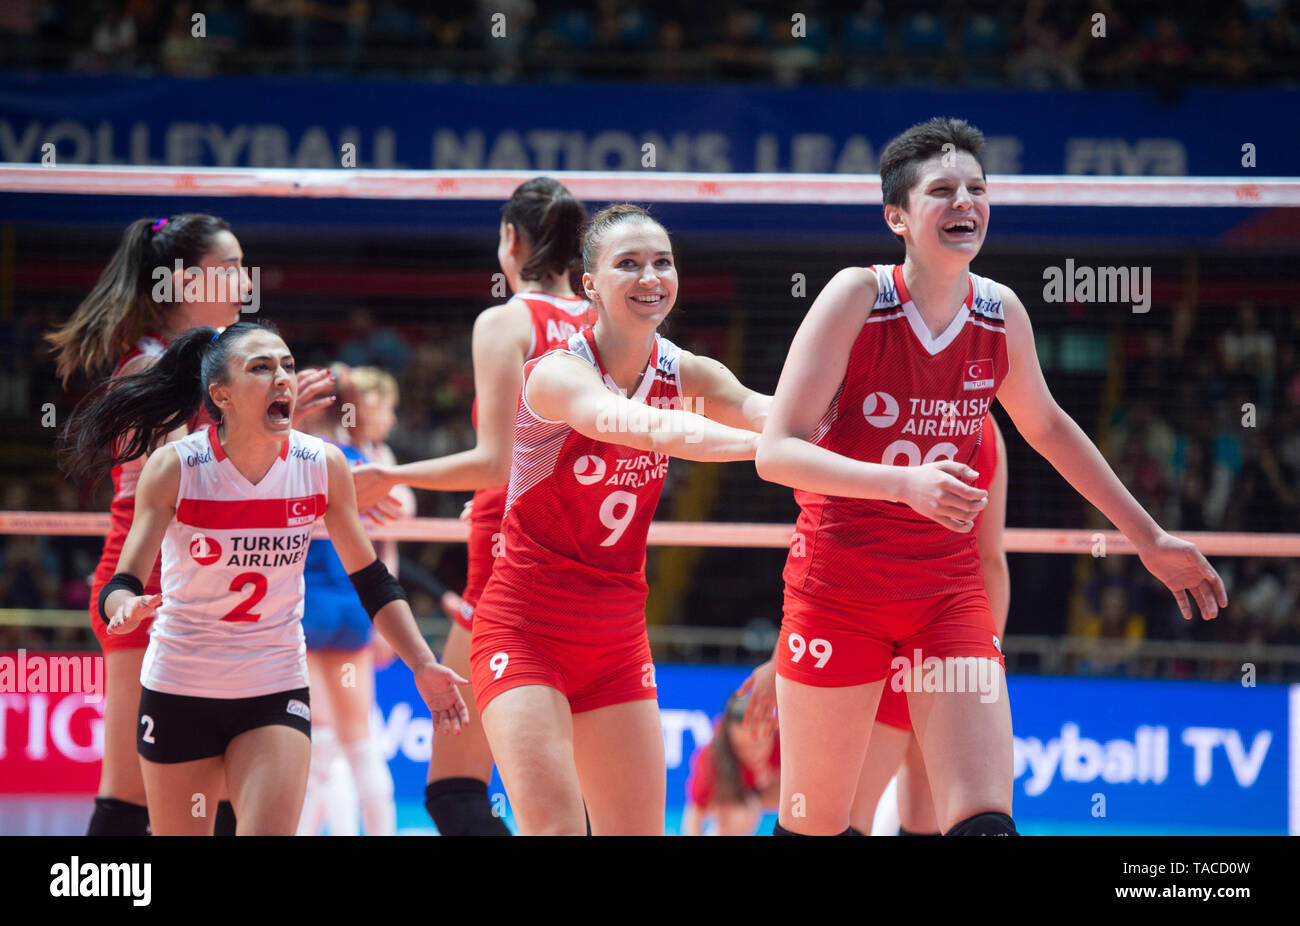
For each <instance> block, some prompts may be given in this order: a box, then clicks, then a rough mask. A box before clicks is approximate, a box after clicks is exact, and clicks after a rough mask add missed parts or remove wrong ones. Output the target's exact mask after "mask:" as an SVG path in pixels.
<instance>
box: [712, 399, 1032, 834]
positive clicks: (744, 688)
mask: <svg viewBox="0 0 1300 926" xmlns="http://www.w3.org/2000/svg"><path fill="white" fill-rule="evenodd" d="M984 429H985V434H986V435H990V436H991V437H992V439H986V440H981V441H980V445H979V449H978V450H977V451H976V457H975V460H974V462H973V464H972V465H973V466H974V467H975V469H976V471H977V472H978V473H979V477H978V478H977V479H976V480H975V487H976V488H977V489H986V490H987V491H988V493H989V494H988V499H989V501H988V506H987V507H986V508H985V509H984V510H983V511H982V512H980V513H979V514H978V515H976V521H977V522H978V523H977V525H976V546H977V547H978V550H979V559H980V574H981V575H982V576H983V578H984V589H985V591H986V592H987V594H988V598H989V606H990V608H991V610H992V611H993V622H994V627H995V629H996V632H997V636H998V638H999V639H1004V636H1003V633H1004V631H1005V630H1006V626H1007V611H1008V609H1009V607H1010V604H1011V578H1010V575H1009V574H1008V571H1007V551H1006V544H1005V542H1004V540H1003V532H1004V529H1005V527H1006V510H1007V464H1006V455H1007V448H1006V443H1005V442H1004V441H1003V439H1002V431H1001V430H1000V429H999V428H998V426H997V422H996V421H994V420H993V416H992V415H991V414H990V415H987V416H985V418H984ZM775 659H776V656H775V655H774V657H773V659H769V660H768V661H767V662H765V663H763V664H762V665H760V666H758V667H757V668H756V669H754V671H753V672H752V673H750V676H749V678H747V679H746V680H745V683H744V684H743V685H741V686H740V689H739V691H738V692H737V693H738V694H740V695H743V696H746V697H747V703H746V706H745V721H744V722H745V726H746V728H747V729H749V730H752V731H754V732H755V733H757V734H759V735H761V734H762V733H764V732H765V731H766V730H768V729H769V728H770V727H771V726H772V722H773V720H774V719H775V715H776V661H775ZM895 773H897V776H898V785H897V789H898V790H897V794H898V809H897V817H898V835H900V836H929V835H934V836H937V835H939V833H938V829H939V824H938V822H937V821H936V820H935V815H934V800H933V799H932V798H931V796H930V780H929V778H928V776H927V775H926V773H925V763H924V762H923V761H922V759H921V751H920V746H919V745H918V743H917V741H916V737H915V735H914V731H913V729H912V718H911V715H909V714H908V711H907V695H906V693H905V692H903V691H902V689H901V688H899V689H897V690H895V688H894V686H893V685H890V684H886V685H885V686H884V687H883V688H882V689H881V693H880V705H879V707H877V709H876V722H875V724H874V726H873V727H872V730H871V748H870V749H868V750H867V756H866V759H865V760H864V761H863V763H862V773H861V774H860V776H859V777H858V786H857V790H856V792H855V793H854V796H853V810H852V812H851V814H850V825H851V827H852V829H853V831H854V834H855V835H861V836H867V835H870V833H871V831H872V822H873V820H874V819H875V817H876V807H877V805H878V804H879V803H880V798H881V795H882V794H883V793H884V792H885V790H886V788H887V786H888V784H889V781H890V779H891V778H893V777H894V775H895Z"/></svg>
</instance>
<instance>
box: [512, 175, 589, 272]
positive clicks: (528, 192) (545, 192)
mask: <svg viewBox="0 0 1300 926" xmlns="http://www.w3.org/2000/svg"><path fill="white" fill-rule="evenodd" d="M501 218H502V220H503V221H505V222H506V223H508V224H510V225H513V226H515V229H516V230H517V231H519V232H521V233H523V234H524V235H525V236H526V237H527V238H528V241H529V242H530V243H531V244H532V252H531V253H530V254H529V255H528V260H527V261H526V262H525V263H524V265H523V267H521V268H520V270H519V275H520V276H521V277H523V278H524V279H525V280H541V279H545V278H546V277H548V276H552V275H556V274H565V273H568V272H569V269H570V268H571V267H572V266H573V265H574V264H576V263H577V260H578V255H579V253H580V250H581V236H582V226H583V223H584V222H586V220H587V210H586V209H585V208H583V205H582V203H580V202H578V200H577V199H576V198H574V195H573V194H572V193H570V192H569V191H568V189H566V188H565V186H564V185H563V184H561V183H558V182H557V181H555V180H552V179H551V178H550V177H537V178H534V179H533V180H529V181H528V182H527V183H524V184H521V185H520V186H519V187H518V188H517V189H516V190H515V191H514V193H512V194H511V196H510V199H509V201H508V202H507V203H506V204H505V205H504V206H502V207H501Z"/></svg>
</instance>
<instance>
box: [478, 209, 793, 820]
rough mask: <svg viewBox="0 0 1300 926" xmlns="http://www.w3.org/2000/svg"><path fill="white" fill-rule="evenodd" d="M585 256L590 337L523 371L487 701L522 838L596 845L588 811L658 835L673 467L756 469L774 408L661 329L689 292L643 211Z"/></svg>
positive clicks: (483, 672) (482, 618) (481, 635)
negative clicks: (660, 630) (726, 464)
mask: <svg viewBox="0 0 1300 926" xmlns="http://www.w3.org/2000/svg"><path fill="white" fill-rule="evenodd" d="M583 262H584V265H585V267H586V273H584V274H583V278H582V281H583V290H584V291H585V292H586V294H587V297H588V298H589V299H590V300H591V301H592V303H593V305H594V306H595V308H596V312H597V321H596V323H595V325H594V326H593V327H591V328H586V329H584V330H583V331H581V332H580V333H579V334H576V335H574V336H573V337H572V338H570V340H569V343H568V346H567V347H566V348H564V349H562V350H555V351H551V352H550V353H548V354H545V355H544V356H542V357H540V358H538V359H536V360H532V361H530V362H529V363H528V364H527V365H526V366H525V368H524V388H523V391H522V393H521V395H520V400H519V406H518V416H517V419H516V424H515V443H514V455H513V460H512V465H511V471H510V486H509V490H508V493H507V498H506V510H505V517H504V520H503V522H502V528H501V531H502V534H503V541H504V543H503V546H504V549H503V552H502V554H501V556H499V557H498V558H497V562H496V565H495V567H494V568H493V571H492V577H491V578H490V579H489V580H488V584H487V588H486V589H485V590H484V592H483V596H482V597H481V598H480V599H479V602H478V606H477V608H476V609H475V612H474V634H473V642H472V646H471V653H470V664H471V667H472V669H473V682H474V693H475V696H476V697H477V699H478V702H479V712H480V715H481V717H482V720H483V725H484V727H485V729H486V732H487V736H488V742H489V743H490V744H491V746H492V754H493V755H494V756H495V757H496V761H497V767H498V769H499V770H500V772H501V778H502V781H503V782H504V783H505V786H506V791H507V793H508V795H509V798H510V801H511V805H512V807H513V810H514V813H515V819H516V821H517V822H518V824H519V829H520V832H522V833H525V834H566V833H567V834H572V835H580V834H582V833H585V832H586V831H587V827H586V819H585V816H584V813H583V805H584V800H585V803H586V809H587V811H588V812H589V813H590V819H591V831H592V832H593V833H595V834H596V835H612V834H662V833H663V827H664V792H665V787H666V780H665V774H666V772H665V763H664V747H663V731H662V729H661V727H660V722H659V711H658V706H657V704H656V702H655V698H656V690H655V684H654V663H653V661H652V660H651V656H650V645H649V641H648V639H647V637H646V628H645V601H646V594H647V591H648V589H647V587H646V584H645V556H646V535H647V533H648V531H649V528H650V520H651V517H652V515H653V514H654V508H655V504H656V503H657V501H658V498H659V493H660V491H661V490H662V487H663V479H664V475H665V473H666V471H667V465H668V457H669V456H677V457H682V458H685V459H692V460H703V461H711V460H712V461H723V460H747V459H750V457H751V455H752V454H753V452H754V447H755V446H756V442H757V434H756V433H755V432H756V431H757V430H758V429H760V428H761V427H762V423H763V418H764V417H765V416H766V409H767V404H768V402H769V400H770V397H768V396H762V395H759V394H757V393H754V392H752V391H751V390H749V389H746V388H745V387H744V386H742V385H741V384H740V383H739V382H738V381H737V380H736V378H735V377H734V376H733V375H732V374H731V372H730V371H729V370H727V368H726V367H724V366H722V364H720V363H717V362H716V361H713V360H709V359H707V358H704V357H697V356H695V355H693V354H691V353H689V352H687V351H684V350H681V349H680V348H678V347H677V346H676V345H674V344H673V343H672V342H670V341H668V340H666V339H665V338H662V337H660V336H659V335H658V333H657V330H658V327H659V325H660V323H661V322H662V321H663V320H664V318H665V317H666V316H667V315H668V312H669V311H670V310H671V309H672V307H673V304H674V302H675V301H676V298H677V287H678V281H677V272H676V267H675V265H674V260H673V253H672V246H671V244H670V243H669V240H668V234H667V232H665V231H664V229H663V227H662V226H661V225H659V223H658V222H656V221H654V220H653V219H651V218H650V217H649V215H648V214H647V213H646V212H645V210H643V209H640V208H639V207H636V206H632V205H627V204H624V205H619V206H611V207H610V208H608V209H605V210H603V211H602V212H601V213H599V214H598V215H597V216H596V217H595V218H594V219H593V220H592V223H591V225H590V227H589V228H588V230H587V232H586V234H585V236H584V239H583ZM688 408H695V409H700V410H702V411H703V413H704V415H707V416H708V417H704V416H702V415H697V414H694V413H693V412H691V411H688V410H686V409H688Z"/></svg>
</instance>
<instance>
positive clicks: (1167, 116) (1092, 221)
mask: <svg viewBox="0 0 1300 926" xmlns="http://www.w3.org/2000/svg"><path fill="white" fill-rule="evenodd" d="M630 92H633V91H631V90H630V88H629V87H628V86H623V85H603V84H563V85H544V84H543V85H527V86H524V85H520V86H513V85H505V86H483V85H467V84H438V83H429V82H386V81H361V80H355V81H340V82H328V81H311V80H288V79H268V78H235V77H230V78H218V79H211V80H204V81H189V80H186V81H181V80H171V79H165V78H151V79H148V80H143V79H133V78H125V77H112V76H95V77H88V76H85V77H81V76H63V75H40V76H34V75H4V74H0V162H18V163H27V164H33V163H41V164H54V165H60V164H61V165H74V164H101V165H124V164H125V165H137V166H144V167H149V166H158V165H167V166H190V167H287V168H312V169H346V168H347V167H357V168H382V169H406V168H409V169H438V170H463V169H486V170H526V171H535V172H538V173H545V172H551V171H563V170H623V171H646V170H653V171H695V172H754V171H757V172H770V173H786V172H794V173H802V172H812V173H843V174H874V173H876V172H877V170H878V160H879V156H880V151H881V149H882V148H883V146H884V145H885V143H886V142H887V141H888V140H889V139H890V138H891V137H892V136H894V135H895V134H897V133H898V132H900V131H902V130H903V129H905V128H907V127H908V126H909V125H911V124H913V123H914V122H917V121H919V120H921V119H924V118H926V117H929V116H932V115H953V116H961V117H963V118H965V119H968V120H970V121H971V122H973V123H974V124H976V125H978V126H980V128H981V129H982V130H983V131H984V133H985V136H986V139H987V146H986V149H985V155H984V158H985V165H986V167H987V169H988V172H989V173H991V174H1079V175H1123V176H1173V175H1191V176H1228V177H1241V178H1243V179H1247V178H1256V177H1270V176H1271V177H1276V176H1295V175H1297V174H1300V137H1298V131H1297V126H1296V123H1295V120H1293V119H1289V118H1284V117H1283V116H1282V115H1281V114H1284V113H1290V112H1293V111H1294V110H1295V108H1296V94H1295V93H1293V92H1287V91H1283V90H1245V89H1242V90H1209V89H1190V90H1188V91H1187V92H1186V93H1185V94H1184V95H1183V96H1182V98H1181V99H1180V100H1179V101H1178V102H1177V103H1176V104H1175V105H1166V104H1164V103H1161V102H1159V101H1158V100H1157V99H1156V98H1155V97H1154V96H1152V95H1150V94H1147V93H1142V92H1137V91H1092V92H1087V93H1070V92H1030V91H1009V90H1008V91H991V90H983V91H963V90H944V91H934V90H907V89H900V88H896V87H878V88H858V89H848V88H835V87H796V88H777V87H759V86H741V87H720V86H708V87H696V86H689V87H688V86H671V85H669V86H653V85H637V86H636V87H635V88H634V97H629V93H630ZM630 98H634V99H636V100H645V101H652V102H653V105H649V106H644V105H628V104H629V99H630ZM1207 113H1212V114H1213V131H1212V132H1211V133H1208V134H1207V132H1206V125H1207V122H1206V119H1207V116H1206V114H1207ZM991 192H992V194H993V195H994V197H996V189H994V190H992V191H991ZM995 201H996V200H995ZM690 208H691V207H687V206H674V207H672V208H670V209H669V210H667V211H665V212H664V215H665V217H666V218H667V219H669V221H670V224H671V225H672V227H674V228H675V229H684V230H690V229H696V230H699V231H701V232H713V231H719V230H731V231H737V230H739V231H744V230H747V229H749V230H752V227H753V225H754V222H755V213H754V212H753V211H752V210H753V208H754V207H749V210H750V211H745V212H736V211H734V210H729V209H727V208H725V207H721V206H720V205H719V204H708V205H707V206H704V207H699V208H700V209H702V210H703V211H700V212H692V211H690ZM1003 208H1005V209H1007V211H1005V212H1002V213H1000V218H999V220H998V225H997V227H998V230H999V231H998V234H999V235H1001V236H1004V237H1007V236H1016V235H1033V236H1036V237H1044V236H1046V237H1052V236H1058V237H1059V236H1073V237H1076V238H1077V237H1089V236H1105V237H1107V238H1108V239H1114V238H1115V237H1116V236H1118V237H1120V238H1125V237H1127V238H1128V239H1129V240H1140V241H1145V242H1148V243H1149V242H1150V241H1151V240H1154V239H1157V238H1159V239H1163V240H1167V241H1188V242H1191V241H1199V242H1223V241H1242V243H1251V244H1259V243H1261V239H1260V236H1261V235H1263V234H1265V233H1264V232H1263V231H1261V230H1260V228H1259V226H1260V222H1261V217H1260V216H1258V215H1252V212H1258V211H1259V210H1249V209H1218V210H1208V209H1185V210H1178V216H1177V221H1172V220H1171V218H1170V217H1169V216H1168V215H1163V216H1161V213H1163V212H1164V210H1136V209H1135V210H1117V209H1082V208H1081V209H1070V210H1042V209H1038V210H1034V209H1015V208H1014V207H1003ZM119 209H120V215H119V212H118V210H119ZM140 209H141V204H140V202H139V201H138V200H131V199H127V198H113V199H105V198H104V197H82V196H44V197H41V198H40V202H39V204H38V205H33V197H32V196H31V195H19V194H0V221H9V220H22V219H32V218H37V217H39V219H40V220H42V221H45V222H57V221H102V222H104V223H108V224H114V223H117V222H118V221H119V220H121V221H125V220H129V218H130V217H133V216H134V215H135V214H137V213H138V212H139V211H140ZM493 209H495V206H494V205H493V204H487V203H466V202H464V201H456V200H443V201H441V202H440V203H439V206H438V207H437V208H436V209H431V208H429V207H428V204H427V203H422V202H406V203H401V202H388V203H383V204H379V203H375V202H366V201H360V200H348V201H330V200H317V201H314V202H313V203H312V204H311V207H310V208H308V207H306V206H296V207H295V208H292V209H291V208H285V209H277V210H276V221H277V222H281V223H298V224H317V223H320V222H322V221H326V222H349V223H353V224H357V225H372V226H373V225H400V226H401V227H403V228H406V229H408V230H415V229H425V230H452V229H463V228H465V227H474V228H477V227H480V226H482V225H483V224H484V222H487V223H489V224H491V223H494V222H495V216H496V214H495V212H494V211H493ZM146 211H147V210H146ZM1153 213H1154V214H1155V215H1157V216H1161V220H1160V221H1155V220H1153V218H1152V214H1153ZM222 214H223V215H224V216H225V217H226V218H227V219H230V220H232V221H237V222H239V224H240V225H241V226H243V225H247V224H248V223H255V222H257V221H259V219H260V220H264V219H265V215H264V211H263V210H259V209H258V208H252V209H249V208H247V204H241V203H239V202H238V201H227V203H225V204H223V207H222ZM122 216H125V217H126V218H125V219H122ZM866 218H867V216H866V215H865V213H863V212H862V211H860V210H855V209H846V208H845V207H838V208H824V209H817V210H804V211H803V212H799V211H798V210H794V211H792V210H788V209H787V210H785V212H784V213H783V214H782V216H781V218H780V219H779V221H778V220H775V219H774V220H773V222H774V223H776V224H779V225H780V226H781V227H783V228H789V229H791V231H792V232H798V233H802V232H805V231H809V232H821V233H823V234H844V233H848V232H852V233H854V234H861V233H862V229H863V226H864V223H865V220H866ZM1250 220H1253V224H1251V225H1250V226H1249V227H1243V225H1244V223H1246V222H1247V221H1250ZM801 223H802V224H801ZM1274 224H1277V223H1271V224H1268V225H1267V235H1268V236H1272V237H1270V238H1268V241H1270V242H1271V241H1274V240H1275V239H1277V238H1278V237H1279V236H1281V237H1282V238H1283V240H1285V241H1293V238H1294V236H1295V235H1297V234H1300V232H1297V231H1295V230H1294V229H1291V230H1290V231H1289V232H1288V231H1287V229H1288V228H1289V227H1290V226H1288V225H1286V223H1282V225H1281V230H1278V229H1275V228H1274V227H1273V225H1274ZM1292 224H1294V223H1292ZM877 225H879V216H878V214H873V215H872V216H871V227H872V229H875V230H877V231H879V233H880V234H882V235H883V234H884V230H883V228H882V229H876V226H877ZM1288 234H1289V235H1291V236H1292V237H1290V238H1288V237H1286V236H1287V235H1288ZM1243 239H1244V240H1243Z"/></svg>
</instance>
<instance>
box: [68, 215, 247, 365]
mask: <svg viewBox="0 0 1300 926" xmlns="http://www.w3.org/2000/svg"><path fill="white" fill-rule="evenodd" d="M229 230H230V226H229V225H227V224H226V222H225V220H224V219H219V218H217V217H216V216H212V215H206V214H204V213H197V212H195V213H183V214H181V215H174V216H170V217H164V218H152V219H136V220H135V221H134V222H132V223H131V224H130V225H128V226H127V227H126V231H125V232H124V233H123V234H122V240H121V241H120V242H119V243H118V245H117V250H116V251H114V252H113V256H112V258H110V259H109V262H108V266H106V267H105V268H104V269H103V271H102V272H101V273H100V275H99V279H98V280H97V281H96V283H95V287H94V289H92V290H91V291H90V294H89V295H88V296H86V298H85V299H83V300H82V301H81V304H80V305H79V306H77V310H76V311H75V312H73V313H72V317H71V318H69V319H68V321H67V322H66V323H65V324H64V325H63V326H62V327H60V328H58V329H57V330H55V331H51V332H50V333H49V334H47V335H45V340H46V342H47V343H49V345H50V347H51V348H52V349H53V351H54V353H55V354H56V355H57V357H58V368H57V372H58V376H59V379H60V380H61V381H62V382H63V384H64V385H65V386H66V385H67V384H68V380H69V379H70V378H71V377H72V374H73V373H75V372H77V371H78V370H83V371H85V372H86V373H87V374H90V375H92V376H93V375H95V374H97V373H100V372H107V371H108V370H110V369H112V365H113V364H114V363H115V362H116V361H117V358H118V357H120V356H121V355H122V354H124V353H125V352H126V351H127V350H129V349H130V347H131V345H133V344H134V343H135V342H136V341H138V340H139V339H140V336H141V335H142V334H144V333H145V332H146V331H148V330H149V329H151V328H153V329H161V328H162V327H163V324H164V321H165V316H166V314H167V309H168V306H167V305H165V304H163V303H158V302H155V301H154V299H153V289H154V284H155V282H156V281H155V272H156V271H157V270H158V268H162V269H163V270H165V271H166V272H167V273H171V272H172V269H173V267H174V266H175V263H176V261H178V260H179V261H180V262H181V264H182V266H184V267H187V268H188V267H192V266H195V265H196V264H198V262H199V261H200V260H202V259H203V255H204V254H206V253H208V251H210V250H211V249H212V242H213V239H214V238H216V236H217V235H218V234H220V233H221V232H223V231H229Z"/></svg>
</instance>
